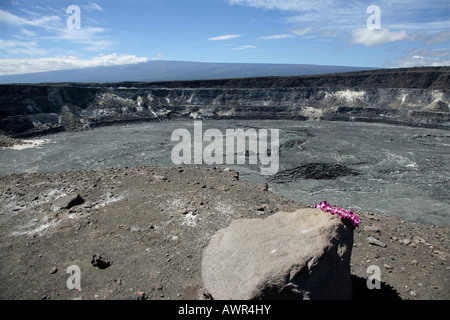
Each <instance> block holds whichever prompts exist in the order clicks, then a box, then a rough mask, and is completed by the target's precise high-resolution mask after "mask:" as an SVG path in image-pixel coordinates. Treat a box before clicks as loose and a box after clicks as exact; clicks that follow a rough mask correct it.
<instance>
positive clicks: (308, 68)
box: [0, 61, 374, 83]
mask: <svg viewBox="0 0 450 320" xmlns="http://www.w3.org/2000/svg"><path fill="white" fill-rule="evenodd" d="M361 70H374V68H366V67H347V66H327V65H310V64H266V63H206V62H185V61H150V62H145V63H138V64H129V65H120V66H108V67H95V68H84V69H73V70H58V71H48V72H38V73H28V74H18V75H7V76H0V83H43V82H47V83H48V82H97V83H103V82H124V81H143V82H144V81H145V82H147V81H172V80H206V79H226V78H249V77H267V76H279V77H283V76H303V75H319V74H329V73H340V72H352V71H361Z"/></svg>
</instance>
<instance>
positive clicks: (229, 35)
mask: <svg viewBox="0 0 450 320" xmlns="http://www.w3.org/2000/svg"><path fill="white" fill-rule="evenodd" d="M239 37H242V34H226V35H223V36H218V37H211V38H208V40H211V41H221V40H230V39H235V38H239Z"/></svg>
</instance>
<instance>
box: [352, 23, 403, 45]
mask: <svg viewBox="0 0 450 320" xmlns="http://www.w3.org/2000/svg"><path fill="white" fill-rule="evenodd" d="M409 39H411V36H409V35H408V34H407V32H406V31H404V30H402V31H390V30H389V29H380V30H377V29H369V28H359V29H356V30H354V31H353V32H352V43H354V44H361V45H364V46H368V47H370V46H376V45H381V44H385V43H389V42H395V41H401V40H409Z"/></svg>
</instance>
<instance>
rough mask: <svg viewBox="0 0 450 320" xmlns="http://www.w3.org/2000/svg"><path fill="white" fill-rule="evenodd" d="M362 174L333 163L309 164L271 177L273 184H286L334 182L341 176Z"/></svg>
mask: <svg viewBox="0 0 450 320" xmlns="http://www.w3.org/2000/svg"><path fill="white" fill-rule="evenodd" d="M359 174H360V172H359V171H357V170H353V169H350V168H348V167H346V166H343V165H340V164H337V163H333V164H328V163H308V164H305V165H302V166H299V167H295V168H292V169H288V170H283V171H280V172H278V173H277V174H275V175H274V176H273V177H271V179H270V180H271V181H272V182H276V183H285V182H291V181H295V180H298V179H316V180H332V179H336V178H338V177H341V176H348V175H352V176H357V175H359Z"/></svg>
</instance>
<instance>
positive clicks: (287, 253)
mask: <svg viewBox="0 0 450 320" xmlns="http://www.w3.org/2000/svg"><path fill="white" fill-rule="evenodd" d="M352 246H353V229H352V227H351V225H350V224H347V223H344V222H342V221H341V219H340V218H339V217H338V216H337V215H331V214H329V213H325V212H322V211H321V210H320V209H299V210H297V211H295V212H278V213H276V214H273V215H271V216H269V217H267V218H265V219H238V220H235V221H233V222H232V223H231V224H230V225H229V226H228V227H226V228H224V229H221V230H219V231H218V232H217V233H216V234H215V235H214V236H213V237H212V238H211V240H210V243H209V244H208V246H207V247H206V248H205V250H204V253H203V258H202V279H203V285H204V288H205V289H206V290H207V291H208V293H209V294H210V295H211V296H212V298H213V299H216V300H223V299H243V300H247V299H350V298H351V292H352V284H351V275H350V257H351V250H352Z"/></svg>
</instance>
